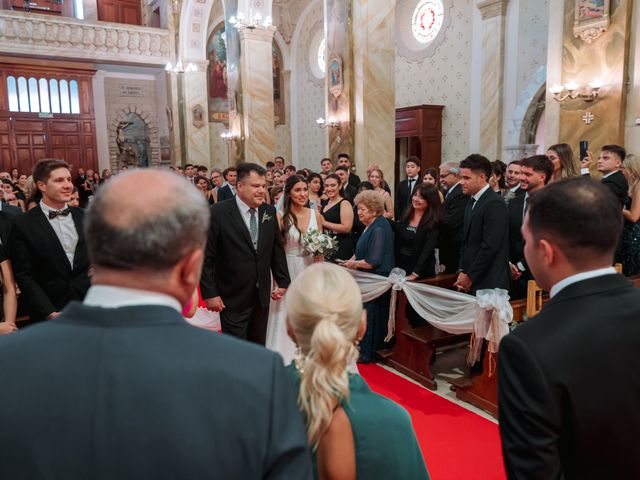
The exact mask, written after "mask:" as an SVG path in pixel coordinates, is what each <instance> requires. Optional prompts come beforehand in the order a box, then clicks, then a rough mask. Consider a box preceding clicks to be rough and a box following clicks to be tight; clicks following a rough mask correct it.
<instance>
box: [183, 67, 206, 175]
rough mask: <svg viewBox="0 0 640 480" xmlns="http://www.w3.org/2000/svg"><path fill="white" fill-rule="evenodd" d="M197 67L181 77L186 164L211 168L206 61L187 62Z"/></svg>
mask: <svg viewBox="0 0 640 480" xmlns="http://www.w3.org/2000/svg"><path fill="white" fill-rule="evenodd" d="M188 63H193V64H195V65H196V66H197V67H198V71H196V72H185V73H183V74H181V75H183V82H182V85H183V89H184V90H183V94H184V123H185V125H184V129H185V147H186V155H187V157H186V159H185V162H186V163H193V164H194V165H205V166H207V167H211V155H210V152H209V114H208V111H207V107H208V96H207V94H208V90H207V61H206V60H205V61H200V62H196V61H193V60H191V61H187V62H185V64H188Z"/></svg>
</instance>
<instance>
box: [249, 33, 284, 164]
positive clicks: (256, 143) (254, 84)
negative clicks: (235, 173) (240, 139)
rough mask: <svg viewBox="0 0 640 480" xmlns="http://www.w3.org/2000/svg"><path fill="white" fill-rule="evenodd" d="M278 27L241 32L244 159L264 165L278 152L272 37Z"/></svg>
mask: <svg viewBox="0 0 640 480" xmlns="http://www.w3.org/2000/svg"><path fill="white" fill-rule="evenodd" d="M274 33H275V27H273V26H272V27H267V28H256V29H253V30H250V29H247V28H245V29H243V30H241V31H240V80H241V83H242V107H243V109H242V117H243V134H244V158H245V161H247V162H254V163H258V164H260V165H265V164H266V163H267V162H268V161H272V160H273V157H274V155H275V149H276V133H275V132H276V131H275V116H274V112H273V65H272V64H273V61H272V58H273V53H272V52H273V50H272V44H273V34H274Z"/></svg>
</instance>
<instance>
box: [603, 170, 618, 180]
mask: <svg viewBox="0 0 640 480" xmlns="http://www.w3.org/2000/svg"><path fill="white" fill-rule="evenodd" d="M618 171H619V170H614V171H613V172H609V173H607V174H606V175H603V176H602V178H603V179H604V178H609V177H610V176H611V175H613V174H614V173H618Z"/></svg>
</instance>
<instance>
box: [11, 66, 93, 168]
mask: <svg viewBox="0 0 640 480" xmlns="http://www.w3.org/2000/svg"><path fill="white" fill-rule="evenodd" d="M0 60H2V59H0ZM16 62H20V61H16ZM33 62H34V64H32V65H25V64H24V63H14V64H5V63H2V62H1V61H0V169H1V170H2V171H9V170H10V169H11V168H18V170H19V171H20V173H29V172H31V170H32V168H33V166H34V165H35V163H36V162H37V161H38V160H40V159H42V158H59V159H61V160H65V161H66V162H68V163H69V164H71V165H72V166H73V167H74V169H75V168H79V167H82V168H84V169H89V168H90V169H94V170H96V169H97V167H98V158H97V153H96V150H97V147H96V132H95V117H94V109H93V93H92V77H93V73H94V71H93V70H89V69H87V67H86V65H82V64H80V65H78V64H66V63H65V64H61V65H58V66H56V62H42V63H38V62H39V61H37V60H33ZM76 65H78V66H76ZM65 67H67V68H65ZM73 67H75V68H73ZM20 79H28V81H31V80H34V79H35V80H34V82H36V83H33V85H36V86H37V91H38V93H39V95H40V98H39V99H37V98H36V100H35V101H34V99H33V98H29V101H28V102H24V104H23V102H20V103H18V101H17V100H16V96H17V97H19V96H20V87H19V85H20ZM11 84H12V85H13V90H12V88H11ZM23 84H24V83H23ZM16 85H17V90H16ZM63 85H64V88H63ZM63 90H64V95H63V93H62V92H63ZM54 91H55V95H54ZM43 92H44V94H43ZM32 93H33V90H32V89H29V94H32ZM12 95H13V97H12ZM62 97H65V102H63V101H62V100H60V99H61V98H62ZM11 98H13V103H12V101H11ZM54 100H55V101H54ZM34 105H35V106H36V107H35V110H36V111H32V110H33V106H34ZM54 105H56V106H55V108H54ZM43 112H44V113H43ZM60 112H65V113H60Z"/></svg>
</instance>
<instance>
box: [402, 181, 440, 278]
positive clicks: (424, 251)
mask: <svg viewBox="0 0 640 480" xmlns="http://www.w3.org/2000/svg"><path fill="white" fill-rule="evenodd" d="M443 217H444V214H443V210H442V204H441V203H440V197H439V195H438V190H437V189H436V187H434V186H433V185H426V184H424V183H423V184H421V185H419V186H418V189H417V190H416V192H415V193H414V194H413V197H412V198H411V204H410V205H409V206H408V207H407V208H406V210H405V211H404V213H403V215H402V218H401V219H400V221H399V222H398V224H397V225H396V241H395V246H396V266H398V267H400V268H402V269H403V270H404V271H405V272H407V280H415V279H416V278H422V277H432V276H434V275H435V274H436V271H435V264H436V259H435V248H436V245H437V244H438V234H439V230H440V225H441V224H442V221H443Z"/></svg>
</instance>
